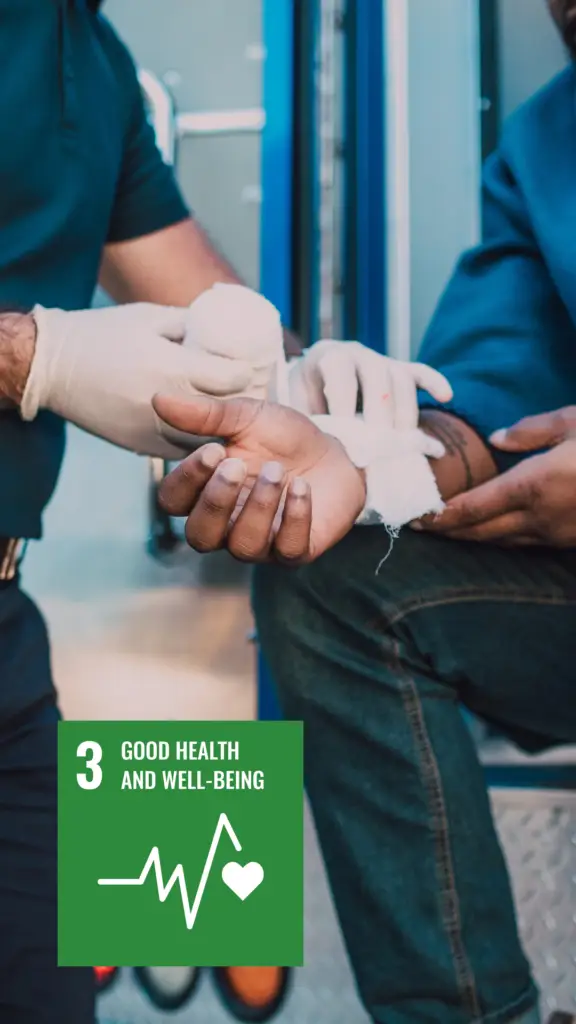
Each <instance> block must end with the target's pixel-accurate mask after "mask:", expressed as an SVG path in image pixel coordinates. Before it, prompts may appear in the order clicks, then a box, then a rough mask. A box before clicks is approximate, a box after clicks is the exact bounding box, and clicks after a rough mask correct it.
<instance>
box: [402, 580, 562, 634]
mask: <svg viewBox="0 0 576 1024" xmlns="http://www.w3.org/2000/svg"><path fill="white" fill-rule="evenodd" d="M475 601H494V602H496V603H504V602H511V603H516V604H536V605H541V606H544V607H567V606H570V605H576V598H575V599H571V598H556V597H545V596H542V595H536V594H535V595H530V596H529V595H527V594H520V593H515V592H513V591H505V592H499V591H490V590H474V591H469V590H457V589H454V590H452V591H445V592H444V594H443V595H442V597H434V598H428V599H426V598H422V597H419V598H411V599H410V601H407V602H405V604H400V605H393V606H389V607H390V611H391V614H390V616H389V617H387V619H386V626H387V628H389V629H390V628H392V627H393V626H397V625H398V624H399V623H400V622H402V621H403V620H404V619H405V618H407V616H408V615H411V614H412V613H413V612H419V611H428V610H429V609H430V608H439V607H441V606H442V605H450V604H459V603H470V604H473V603H474V602H475ZM384 608H385V606H384ZM383 610H384V609H383Z"/></svg>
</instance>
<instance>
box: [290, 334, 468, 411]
mask: <svg viewBox="0 0 576 1024" xmlns="http://www.w3.org/2000/svg"><path fill="white" fill-rule="evenodd" d="M289 387H290V404H291V405H292V407H293V408H294V409H298V411H299V412H303V413H306V414H308V415H315V416H318V415H324V414H326V413H331V414H332V415H335V416H354V415H355V413H356V408H357V404H358V398H359V396H360V397H361V399H362V409H363V419H364V421H365V422H366V423H369V424H374V425H381V426H386V427H393V428H396V429H397V430H415V429H416V427H417V426H418V400H417V389H418V388H421V389H423V390H424V391H427V392H429V394H431V395H432V396H433V397H434V398H436V399H437V400H438V401H439V402H448V401H450V399H451V398H452V388H451V387H450V385H449V383H448V381H447V380H446V378H445V377H443V376H442V374H441V373H438V371H437V370H433V369H432V367H430V366H424V365H423V364H422V363H404V362H401V361H400V360H397V359H390V358H389V357H388V356H382V355H379V354H378V353H377V352H374V351H373V350H372V349H370V348H367V347H366V346H365V345H361V344H360V343H359V342H357V341H318V342H316V344H315V345H312V346H311V348H309V349H307V350H306V352H305V353H304V355H303V356H302V357H301V358H299V359H298V360H296V361H295V362H294V363H292V364H291V365H290V368H289Z"/></svg>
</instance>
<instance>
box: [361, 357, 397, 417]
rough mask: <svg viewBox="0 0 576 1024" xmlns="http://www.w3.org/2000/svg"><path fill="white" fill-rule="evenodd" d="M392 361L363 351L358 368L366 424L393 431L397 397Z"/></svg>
mask: <svg viewBox="0 0 576 1024" xmlns="http://www.w3.org/2000/svg"><path fill="white" fill-rule="evenodd" d="M391 363H392V360H391V359H387V358H386V357H385V356H379V355H378V354H377V353H375V352H372V351H371V350H370V349H363V350H362V349H361V348H360V346H359V355H358V358H357V363H356V368H357V373H358V379H359V381H360V390H361V392H362V412H363V416H364V420H365V421H366V423H370V424H371V425H373V426H381V427H385V428H386V429H392V428H393V427H394V425H395V423H394V421H395V396H394V387H393V379H392V374H391V370H390V364H391Z"/></svg>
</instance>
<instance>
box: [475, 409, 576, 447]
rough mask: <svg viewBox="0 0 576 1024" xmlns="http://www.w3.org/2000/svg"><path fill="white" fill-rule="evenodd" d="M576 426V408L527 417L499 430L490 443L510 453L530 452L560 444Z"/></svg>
mask: <svg viewBox="0 0 576 1024" xmlns="http://www.w3.org/2000/svg"><path fill="white" fill-rule="evenodd" d="M575 426H576V407H574V406H570V407H568V408H566V409H557V410H556V411H555V412H545V413H542V414H541V415H540V416H526V417H525V418H524V419H522V420H519V422H518V423H515V424H514V425H513V426H512V427H508V428H507V429H504V430H497V431H496V432H495V433H494V434H492V436H491V438H490V443H491V444H493V445H494V447H495V448H501V449H502V450H503V451H508V452H530V451H536V450H537V449H538V448H550V447H552V446H553V445H555V444H559V443H560V442H561V441H563V440H564V439H565V437H566V434H567V433H569V431H570V430H573V429H574V427H575Z"/></svg>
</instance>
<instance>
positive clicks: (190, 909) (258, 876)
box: [98, 814, 264, 931]
mask: <svg viewBox="0 0 576 1024" xmlns="http://www.w3.org/2000/svg"><path fill="white" fill-rule="evenodd" d="M224 830H226V832H227V833H228V835H229V836H230V839H231V840H232V842H233V844H234V848H235V849H236V851H237V852H238V853H239V852H240V850H241V849H242V846H241V844H240V842H239V840H238V837H237V835H236V833H235V831H234V829H233V828H232V825H231V824H230V821H229V819H228V816H227V815H226V814H221V815H220V817H219V819H218V824H217V825H216V828H215V830H214V835H213V836H212V842H211V843H210V849H209V850H208V856H207V857H206V861H205V863H204V868H203V869H202V875H201V877H200V882H199V883H198V888H197V890H196V896H195V897H194V902H193V904H192V906H190V899H189V896H188V887H187V885H186V877H185V875H184V868H183V866H182V864H178V865H177V866H176V868H175V869H174V871H173V872H172V874H171V876H170V878H169V879H168V881H167V882H166V883H164V877H163V874H162V862H161V860H160V850H159V848H158V847H157V846H154V847H153V848H152V850H151V851H150V854H149V856H148V860H147V861H146V863H145V865H144V867H143V868H142V872H141V874H140V875H139V877H138V878H99V879H98V885H144V884H145V883H146V880H147V878H148V875H149V874H150V873H151V872H152V871H154V873H155V875H156V886H157V889H158V898H159V900H160V902H161V903H165V901H166V900H167V899H168V896H169V895H170V893H171V892H172V889H173V888H174V886H175V885H176V883H178V885H179V886H180V896H181V899H182V907H183V910H184V918H185V920H186V927H187V928H188V930H189V931H191V930H192V928H193V927H194V924H195V921H196V917H197V916H198V911H199V910H200V904H201V903H202V898H203V896H204V890H205V889H206V885H207V883H208V878H209V877H210V872H211V870H212V865H213V863H214V857H215V856H216V850H217V848H218V843H219V842H220V837H221V835H222V832H223V831H224ZM222 878H223V881H224V882H225V884H226V885H227V886H228V887H229V888H230V889H232V891H233V892H235V893H236V895H237V896H238V897H239V898H240V899H241V900H244V899H246V898H247V896H249V895H250V893H251V892H253V891H254V889H256V888H257V887H258V886H259V885H260V883H261V882H262V880H263V878H264V871H263V869H262V866H261V865H260V864H256V863H251V864H245V865H244V867H242V866H241V865H240V864H234V863H231V864H226V866H225V868H224V869H223V872H222Z"/></svg>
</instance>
